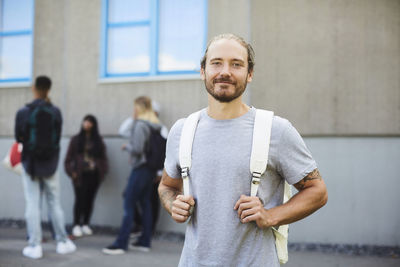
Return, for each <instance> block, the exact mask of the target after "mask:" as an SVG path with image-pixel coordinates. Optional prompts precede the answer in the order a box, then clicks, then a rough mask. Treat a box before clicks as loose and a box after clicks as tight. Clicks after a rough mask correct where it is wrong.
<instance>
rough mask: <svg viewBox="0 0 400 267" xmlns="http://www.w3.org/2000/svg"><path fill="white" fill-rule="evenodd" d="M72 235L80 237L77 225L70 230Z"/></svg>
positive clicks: (80, 233) (79, 228)
mask: <svg viewBox="0 0 400 267" xmlns="http://www.w3.org/2000/svg"><path fill="white" fill-rule="evenodd" d="M72 235H73V236H76V237H81V236H82V235H83V233H82V228H81V227H80V226H79V225H75V226H74V228H72Z"/></svg>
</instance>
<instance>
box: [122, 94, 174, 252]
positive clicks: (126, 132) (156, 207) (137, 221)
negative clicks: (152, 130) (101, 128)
mask: <svg viewBox="0 0 400 267" xmlns="http://www.w3.org/2000/svg"><path fill="white" fill-rule="evenodd" d="M151 106H152V108H153V110H154V112H155V114H156V116H157V118H160V112H161V106H160V104H159V103H158V102H157V101H155V100H152V101H151ZM134 121H135V120H134V118H133V116H130V117H128V118H126V119H125V120H124V121H123V122H122V123H121V125H120V127H119V129H118V134H119V135H120V136H121V137H123V138H127V139H129V138H130V134H131V131H132V126H133V123H134ZM160 124H161V130H160V134H161V137H162V138H163V141H162V142H163V143H165V144H166V140H167V137H168V128H167V127H166V126H165V125H164V124H162V123H161V121H160ZM165 144H162V146H165ZM163 156H165V155H164V154H163ZM163 168H164V165H162V166H160V169H159V170H157V174H156V178H155V179H154V181H153V190H152V196H151V205H152V212H153V213H152V214H153V233H154V232H155V230H156V225H157V221H158V217H159V212H160V204H161V203H160V197H159V196H158V192H157V189H158V186H159V184H160V181H161V176H162V172H163ZM141 211H142V209H141V207H140V205H139V203H137V205H136V208H135V216H134V226H133V228H132V233H131V235H130V237H131V239H132V241H133V244H134V243H136V239H137V237H139V236H140V234H141V232H142V228H143V225H142V212H141Z"/></svg>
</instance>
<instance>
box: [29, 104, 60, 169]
mask: <svg viewBox="0 0 400 267" xmlns="http://www.w3.org/2000/svg"><path fill="white" fill-rule="evenodd" d="M28 107H29V109H30V113H29V119H28V127H27V138H26V140H27V141H26V142H25V143H24V150H25V149H26V152H27V154H28V155H29V156H30V158H31V160H32V161H36V160H38V161H43V160H48V159H50V158H51V157H53V156H54V154H55V152H57V151H58V149H59V139H60V136H59V133H58V131H57V123H58V122H57V117H56V114H55V113H54V111H53V110H52V108H51V107H52V105H51V104H50V103H45V104H40V105H28Z"/></svg>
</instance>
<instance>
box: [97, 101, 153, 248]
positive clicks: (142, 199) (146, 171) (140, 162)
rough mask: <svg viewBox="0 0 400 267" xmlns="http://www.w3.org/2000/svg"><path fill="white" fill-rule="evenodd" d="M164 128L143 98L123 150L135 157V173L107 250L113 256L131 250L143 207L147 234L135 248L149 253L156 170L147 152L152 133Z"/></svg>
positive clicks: (143, 219)
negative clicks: (138, 212)
mask: <svg viewBox="0 0 400 267" xmlns="http://www.w3.org/2000/svg"><path fill="white" fill-rule="evenodd" d="M160 129H161V124H160V121H159V119H158V118H157V116H156V114H155V112H154V111H153V109H152V105H151V99H150V98H149V97H147V96H141V97H138V98H136V99H135V101H134V122H133V126H132V130H131V135H130V139H129V143H128V144H125V145H123V146H122V149H123V150H125V151H128V152H129V153H130V157H131V165H132V171H131V174H130V176H129V179H128V184H127V185H126V188H125V191H124V215H123V218H122V223H121V227H120V230H119V233H118V236H117V238H116V240H115V241H114V242H113V243H112V244H111V245H110V246H108V247H106V248H104V249H103V253H105V254H109V255H118V254H123V253H125V251H126V250H127V248H128V242H129V236H130V233H131V229H132V226H133V221H134V216H135V213H134V211H135V207H136V204H137V203H140V205H141V207H142V210H143V212H142V216H143V217H142V222H143V231H142V233H141V236H140V237H139V239H138V241H137V242H136V243H135V244H134V246H132V247H131V248H132V249H134V250H138V251H142V252H148V251H149V250H150V247H151V236H152V205H151V195H152V190H153V180H154V178H155V177H156V170H154V169H152V168H150V167H149V166H148V165H146V153H145V151H146V148H147V145H148V143H149V139H150V134H151V131H152V130H157V131H160Z"/></svg>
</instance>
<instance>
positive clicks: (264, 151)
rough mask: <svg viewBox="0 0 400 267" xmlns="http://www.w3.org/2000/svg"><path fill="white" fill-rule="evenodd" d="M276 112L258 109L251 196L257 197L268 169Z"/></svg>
mask: <svg viewBox="0 0 400 267" xmlns="http://www.w3.org/2000/svg"><path fill="white" fill-rule="evenodd" d="M273 116H274V112H272V111H268V110H262V109H257V110H256V117H255V120H254V128H253V146H252V148H251V157H250V173H251V176H252V179H251V188H250V192H251V193H250V196H252V197H254V196H256V195H257V191H258V186H259V185H260V178H261V175H263V173H264V172H265V170H266V169H267V163H268V152H269V143H270V139H271V125H272V118H273Z"/></svg>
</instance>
